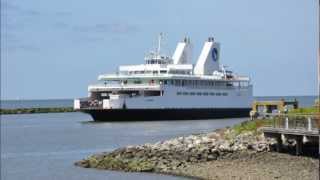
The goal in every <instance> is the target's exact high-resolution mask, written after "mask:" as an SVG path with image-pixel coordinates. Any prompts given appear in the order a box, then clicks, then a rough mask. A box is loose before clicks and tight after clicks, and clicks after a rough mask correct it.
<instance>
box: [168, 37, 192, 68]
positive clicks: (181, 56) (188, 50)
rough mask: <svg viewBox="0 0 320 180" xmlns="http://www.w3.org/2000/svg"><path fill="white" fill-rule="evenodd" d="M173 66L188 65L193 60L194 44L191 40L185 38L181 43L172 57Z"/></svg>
mask: <svg viewBox="0 0 320 180" xmlns="http://www.w3.org/2000/svg"><path fill="white" fill-rule="evenodd" d="M172 59H173V64H187V63H188V62H191V59H192V44H191V43H190V38H188V37H185V38H184V39H183V41H182V42H179V43H178V45H177V48H176V50H175V52H174V54H173V56H172Z"/></svg>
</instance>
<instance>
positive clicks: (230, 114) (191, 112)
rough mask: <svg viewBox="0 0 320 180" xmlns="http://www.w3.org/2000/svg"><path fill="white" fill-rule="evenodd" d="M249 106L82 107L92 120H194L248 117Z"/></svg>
mask: <svg viewBox="0 0 320 180" xmlns="http://www.w3.org/2000/svg"><path fill="white" fill-rule="evenodd" d="M250 110H251V109H250V108H201V109H196V108H190V109H82V110H80V111H81V112H84V113H88V114H90V115H91V116H92V118H93V120H94V121H150V120H196V119H219V118H240V117H249V112H250Z"/></svg>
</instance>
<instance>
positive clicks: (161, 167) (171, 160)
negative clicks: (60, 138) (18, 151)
mask: <svg viewBox="0 0 320 180" xmlns="http://www.w3.org/2000/svg"><path fill="white" fill-rule="evenodd" d="M263 123H268V121H265V120H263V121H262V120H257V121H247V122H244V123H241V124H238V125H236V126H234V127H232V128H224V129H218V130H215V131H213V132H209V133H204V134H193V135H189V136H185V137H177V138H173V139H169V140H165V141H160V142H157V143H154V144H149V143H147V144H144V145H137V146H127V147H123V148H119V149H116V150H114V151H112V152H104V153H98V154H94V155H91V156H89V157H88V158H86V159H83V160H80V161H78V162H75V165H76V166H81V167H84V168H97V169H105V170H116V171H125V172H150V173H160V174H168V175H175V176H183V177H190V178H196V179H224V178H226V177H227V178H231V179H234V178H237V179H239V178H240V179H241V178H242V179H246V178H248V177H254V178H258V179H286V178H287V179H288V178H289V179H310V178H312V179H314V177H316V176H317V171H318V168H319V160H318V159H315V158H312V157H303V156H292V155H288V154H282V153H275V152H272V151H273V149H274V148H275V143H276V142H275V140H273V139H269V138H264V136H263V135H262V134H261V132H260V131H259V127H260V126H262V124H263ZM289 146H290V145H288V147H289ZM292 161H293V162H294V163H292ZM261 162H263V163H262V164H261ZM288 164H289V166H288ZM238 167H242V168H238ZM288 167H290V168H292V169H293V170H294V171H288ZM301 168H302V169H306V173H301V172H299V171H298V170H299V169H301ZM265 169H268V173H269V174H270V175H271V176H272V177H270V176H268V177H265V176H266V175H267V174H266V173H264V171H265ZM219 172H221V173H219ZM303 172H304V171H303Z"/></svg>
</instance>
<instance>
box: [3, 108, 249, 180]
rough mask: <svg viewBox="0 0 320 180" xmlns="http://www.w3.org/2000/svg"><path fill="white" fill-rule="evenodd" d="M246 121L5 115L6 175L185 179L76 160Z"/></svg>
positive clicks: (26, 179) (17, 179)
mask: <svg viewBox="0 0 320 180" xmlns="http://www.w3.org/2000/svg"><path fill="white" fill-rule="evenodd" d="M244 120H245V119H243V118H242V119H220V120H190V121H152V122H146V121H144V122H112V123H108V122H106V123H92V120H91V117H90V116H88V115H86V114H83V113H49V114H22V115H1V165H2V166H1V179H5V180H22V179H23V180H43V179H52V180H53V179H59V180H64V179H65V180H73V179H74V180H87V179H95V180H98V179H103V180H106V179H143V180H146V179H148V180H149V179H150V180H162V179H169V180H176V179H185V178H180V177H173V176H165V175H157V174H150V173H123V172H114V171H104V170H95V169H85V168H80V167H76V166H74V165H73V163H74V162H75V161H77V160H80V159H83V158H84V157H87V156H88V155H90V154H93V153H97V152H103V151H111V150H114V149H116V148H119V147H122V146H126V145H136V144H143V143H149V142H150V143H153V142H157V141H160V140H166V139H169V138H172V137H176V136H182V135H189V134H191V133H201V132H208V131H212V130H214V129H217V128H222V127H225V126H231V125H233V124H236V123H239V122H242V121H244Z"/></svg>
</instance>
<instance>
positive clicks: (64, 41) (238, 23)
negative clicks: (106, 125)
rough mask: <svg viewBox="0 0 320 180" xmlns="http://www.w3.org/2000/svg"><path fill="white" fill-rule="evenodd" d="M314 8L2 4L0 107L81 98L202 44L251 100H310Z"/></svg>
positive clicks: (303, 4) (204, 3) (150, 1)
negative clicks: (216, 48) (100, 84)
mask: <svg viewBox="0 0 320 180" xmlns="http://www.w3.org/2000/svg"><path fill="white" fill-rule="evenodd" d="M317 12H318V5H317V0H236V1H235V0H188V1H186V0H157V1H156V0H136V1H131V0H126V1H125V0H92V1H78V0H68V1H65V0H55V1H43V0H28V1H23V0H1V99H54V98H75V97H85V96H87V94H88V92H87V86H88V85H89V84H92V83H96V81H97V76H98V75H99V74H104V73H114V72H115V71H116V70H117V67H118V66H119V65H128V64H142V63H144V60H143V58H144V55H145V54H146V53H147V52H148V51H150V50H152V49H153V48H155V47H156V41H157V36H158V34H159V33H160V32H163V33H164V34H165V40H164V43H163V46H164V51H165V52H167V53H168V55H172V53H173V52H174V50H175V46H176V44H177V42H178V41H180V40H182V39H183V38H184V37H185V36H189V37H190V38H191V41H192V43H193V47H194V51H193V62H192V63H195V62H196V60H197V58H198V56H199V54H200V51H201V49H202V46H203V44H204V42H205V40H206V39H207V38H208V37H209V36H213V37H215V40H216V41H219V42H220V43H221V62H222V63H223V64H225V65H227V66H228V67H229V68H230V69H231V70H233V71H234V72H236V73H237V74H241V75H248V76H250V78H251V81H252V84H253V88H254V90H253V92H254V95H255V96H289V95H316V94H317V47H318V44H317V43H318V41H317V39H319V37H318V14H317Z"/></svg>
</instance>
